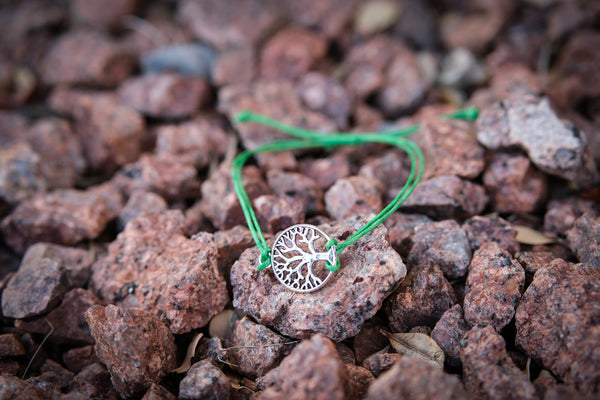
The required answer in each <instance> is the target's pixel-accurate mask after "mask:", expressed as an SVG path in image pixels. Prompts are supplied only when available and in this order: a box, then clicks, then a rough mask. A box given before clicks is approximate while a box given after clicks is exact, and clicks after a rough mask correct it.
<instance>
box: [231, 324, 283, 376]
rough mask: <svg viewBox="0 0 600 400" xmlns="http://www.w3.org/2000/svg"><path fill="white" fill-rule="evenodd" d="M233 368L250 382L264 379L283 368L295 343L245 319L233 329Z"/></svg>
mask: <svg viewBox="0 0 600 400" xmlns="http://www.w3.org/2000/svg"><path fill="white" fill-rule="evenodd" d="M227 343H228V344H227V347H228V350H227V361H228V362H229V363H231V364H230V367H231V368H232V369H233V370H234V371H237V372H239V373H240V374H242V375H245V376H247V377H249V378H252V379H256V378H258V377H261V376H263V375H264V374H265V373H267V372H269V371H270V370H272V369H273V368H275V367H277V366H278V365H279V362H280V361H281V360H282V359H283V357H284V356H285V355H286V354H287V353H288V352H289V351H290V350H291V349H292V345H293V343H294V342H290V341H289V340H286V339H285V338H284V337H282V336H279V335H278V334H276V333H275V332H273V331H272V330H270V329H269V328H267V327H266V326H264V325H260V324H257V323H254V322H252V321H250V320H249V319H248V318H244V319H242V320H241V321H237V322H235V323H234V325H233V331H232V333H231V337H230V339H229V340H228V342H227Z"/></svg>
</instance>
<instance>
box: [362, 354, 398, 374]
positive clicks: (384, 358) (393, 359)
mask: <svg viewBox="0 0 600 400" xmlns="http://www.w3.org/2000/svg"><path fill="white" fill-rule="evenodd" d="M401 358H402V355H400V354H398V353H375V354H371V355H370V356H369V357H367V358H365V360H364V361H363V362H362V366H363V367H365V368H366V369H368V370H369V371H371V373H372V374H373V375H374V376H375V377H378V376H379V375H381V374H383V373H384V372H386V371H387V370H389V369H390V368H392V367H393V366H394V364H396V363H397V362H398V361H399V360H400V359H401Z"/></svg>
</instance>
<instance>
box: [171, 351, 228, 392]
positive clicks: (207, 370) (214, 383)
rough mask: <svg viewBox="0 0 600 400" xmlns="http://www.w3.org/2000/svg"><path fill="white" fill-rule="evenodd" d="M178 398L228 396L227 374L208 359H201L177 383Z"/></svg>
mask: <svg viewBox="0 0 600 400" xmlns="http://www.w3.org/2000/svg"><path fill="white" fill-rule="evenodd" d="M179 398H180V399H186V400H200V399H215V400H228V399H229V398H230V384H229V380H228V379H227V376H226V375H225V374H224V373H223V372H222V371H221V370H220V369H219V368H217V367H215V365H214V364H212V363H211V362H210V361H208V360H202V361H199V362H197V363H195V364H194V365H192V367H191V368H190V369H189V370H188V372H187V374H186V375H185V378H183V379H182V380H181V382H180V383H179Z"/></svg>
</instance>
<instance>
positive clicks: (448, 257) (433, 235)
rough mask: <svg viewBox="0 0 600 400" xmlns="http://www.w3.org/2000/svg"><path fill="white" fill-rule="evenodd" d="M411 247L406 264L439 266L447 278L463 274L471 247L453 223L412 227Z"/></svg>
mask: <svg viewBox="0 0 600 400" xmlns="http://www.w3.org/2000/svg"><path fill="white" fill-rule="evenodd" d="M412 241H413V246H412V248H411V250H410V253H409V254H408V264H409V265H410V266H413V265H414V266H416V265H419V264H421V263H432V264H436V265H437V266H439V267H440V269H441V270H442V272H443V273H444V275H446V276H447V277H448V278H450V279H456V278H460V277H461V276H464V275H465V274H466V273H467V268H468V267H469V262H470V261H471V247H470V245H469V241H468V239H467V235H466V234H465V232H464V231H463V230H462V229H461V228H460V225H458V223H457V222H456V221H454V220H445V221H439V222H426V223H424V224H421V225H418V226H417V227H415V233H414V235H413V237H412Z"/></svg>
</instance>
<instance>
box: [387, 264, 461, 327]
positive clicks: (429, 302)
mask: <svg viewBox="0 0 600 400" xmlns="http://www.w3.org/2000/svg"><path fill="white" fill-rule="evenodd" d="M454 303H456V295H455V294H454V290H453V289H452V286H451V285H450V283H449V282H448V281H447V280H446V278H444V274H443V273H442V270H441V269H440V268H439V267H438V266H437V265H436V264H433V263H432V262H431V263H428V262H424V263H422V264H420V265H418V266H417V265H415V266H413V267H411V269H410V271H409V272H408V274H407V275H406V278H404V280H403V281H402V282H401V283H400V287H399V288H398V290H397V291H395V292H394V293H393V294H392V295H391V296H390V297H388V299H387V303H386V308H385V311H386V314H387V316H388V319H389V323H390V328H391V329H392V330H393V331H394V332H407V331H408V330H409V329H411V328H414V327H416V326H421V325H425V326H429V327H433V326H434V325H435V323H436V322H437V321H438V320H439V319H440V317H441V316H442V314H444V312H446V310H448V309H449V308H450V307H452V306H453V305H454Z"/></svg>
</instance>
